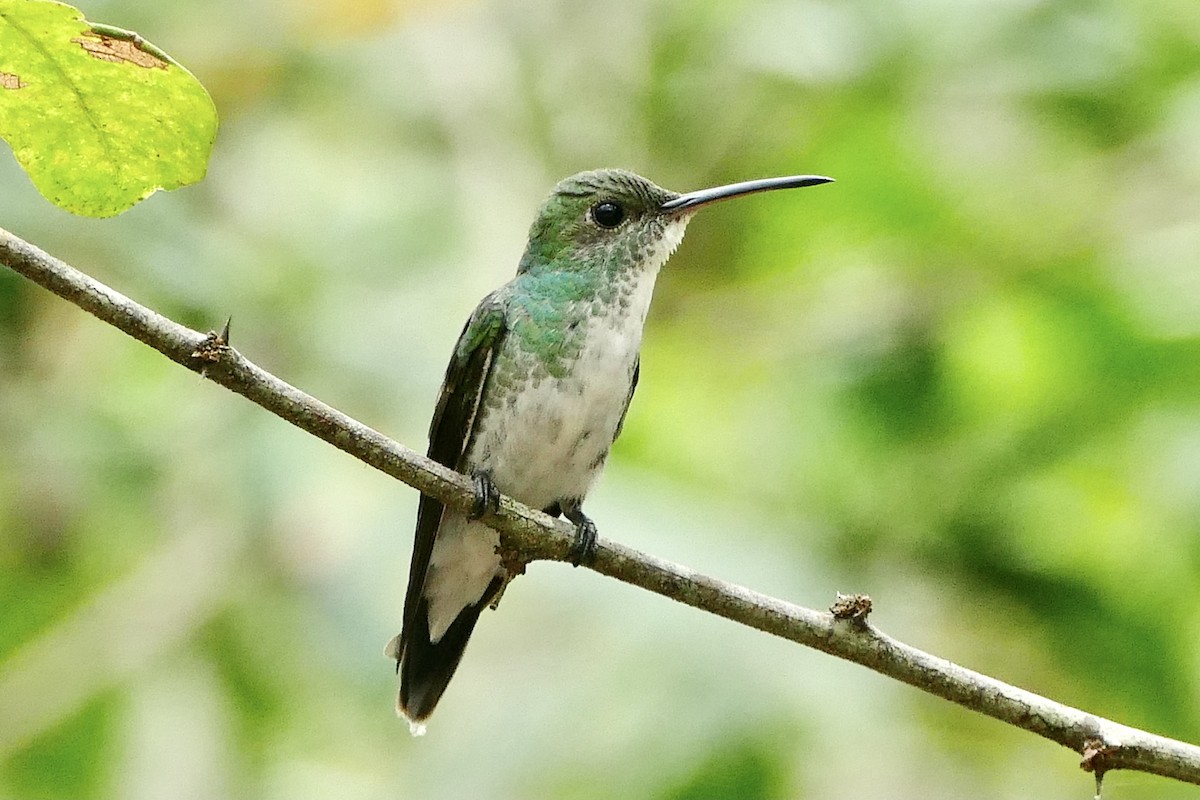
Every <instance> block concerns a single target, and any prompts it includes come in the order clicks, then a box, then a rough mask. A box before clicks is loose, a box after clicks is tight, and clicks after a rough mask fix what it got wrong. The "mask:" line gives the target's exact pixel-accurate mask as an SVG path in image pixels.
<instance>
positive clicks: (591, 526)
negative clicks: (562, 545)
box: [560, 498, 596, 567]
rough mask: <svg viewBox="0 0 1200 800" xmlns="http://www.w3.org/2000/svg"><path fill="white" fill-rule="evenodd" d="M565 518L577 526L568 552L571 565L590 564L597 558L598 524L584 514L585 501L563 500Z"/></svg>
mask: <svg viewBox="0 0 1200 800" xmlns="http://www.w3.org/2000/svg"><path fill="white" fill-rule="evenodd" d="M560 505H561V507H562V513H563V516H564V517H566V518H567V519H569V520H570V521H571V522H572V523H574V524H575V541H573V542H571V549H570V550H568V551H567V558H568V559H570V561H571V564H572V565H574V566H576V567H578V566H579V565H580V564H590V563H592V561H593V560H594V559H595V558H596V523H594V522H592V521H591V520H590V519H588V517H587V515H586V514H584V513H583V501H581V500H578V499H576V498H571V499H567V500H563V501H562V503H561V504H560Z"/></svg>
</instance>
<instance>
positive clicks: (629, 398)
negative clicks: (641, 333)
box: [613, 356, 642, 442]
mask: <svg viewBox="0 0 1200 800" xmlns="http://www.w3.org/2000/svg"><path fill="white" fill-rule="evenodd" d="M641 371H642V357H641V356H638V358H637V361H634V362H633V380H631V381H630V382H629V394H628V395H626V396H625V407H624V408H623V409H621V418H620V419H619V420H617V430H616V432H615V433H613V441H614V442H615V441H616V440H617V437H618V436H620V435H621V428H624V427H625V415H626V414H628V413H629V404H630V403H632V402H633V393H634V392H636V391H637V382H638V373H640V372H641Z"/></svg>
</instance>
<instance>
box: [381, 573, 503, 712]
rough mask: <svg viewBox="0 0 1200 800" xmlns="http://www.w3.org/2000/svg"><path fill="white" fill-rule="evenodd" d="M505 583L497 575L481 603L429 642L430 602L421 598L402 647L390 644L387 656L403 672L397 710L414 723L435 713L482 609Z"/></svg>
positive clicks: (464, 613)
mask: <svg viewBox="0 0 1200 800" xmlns="http://www.w3.org/2000/svg"><path fill="white" fill-rule="evenodd" d="M503 585H504V582H503V580H502V579H501V578H499V577H496V578H494V579H493V580H492V582H491V584H490V585H489V586H488V588H487V591H486V592H484V593H483V597H481V598H480V599H479V602H478V603H476V604H474V605H471V606H467V607H466V608H464V609H463V610H462V611H461V612H459V615H458V617H457V618H456V619H455V620H454V622H453V623H451V625H450V627H449V628H448V629H447V630H446V633H445V634H443V635H442V638H441V639H439V640H438V641H437V642H431V641H429V601H428V600H426V599H425V598H421V600H420V601H419V602H418V603H417V607H416V609H415V610H414V613H413V615H412V618H411V619H409V620H406V623H405V630H404V632H403V633H402V634H401V636H400V642H403V649H400V646H399V643H397V644H396V645H395V646H393V645H390V644H389V646H388V655H390V656H392V657H393V658H396V660H397V666H396V669H397V671H398V672H399V673H400V698H399V701H398V703H397V706H396V709H397V710H398V711H400V712H401V713H402V714H404V716H406V717H408V719H409V720H410V721H412V722H413V723H414V724H415V725H416V724H419V723H421V722H422V721H423V720H425V719H426V718H427V717H428V716H429V715H430V714H432V713H433V709H434V707H435V706H436V705H437V703H438V700H440V699H441V697H442V692H444V691H446V686H447V684H449V683H450V679H451V678H452V677H454V670H456V669H457V668H458V662H459V661H460V660H461V659H462V655H463V651H464V650H465V649H466V647H467V640H468V639H470V638H471V631H473V630H474V629H475V623H476V622H477V621H478V620H479V614H480V612H481V611H483V609H484V608H485V607H486V606H487V605H488V604H489V603H490V602H492V598H493V597H495V595H496V592H498V591H499V590H500V588H501V587H502V586H503ZM414 730H415V728H414Z"/></svg>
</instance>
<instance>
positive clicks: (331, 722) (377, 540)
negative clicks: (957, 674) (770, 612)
mask: <svg viewBox="0 0 1200 800" xmlns="http://www.w3.org/2000/svg"><path fill="white" fill-rule="evenodd" d="M83 10H84V11H85V12H86V13H87V14H88V15H89V17H91V18H95V19H105V20H109V21H112V22H113V23H114V24H119V25H122V26H123V27H128V28H131V29H134V30H137V31H139V32H140V33H141V34H143V35H144V36H147V37H148V38H150V39H151V40H153V41H155V42H156V43H159V44H160V45H161V46H163V47H164V48H166V49H168V50H169V51H170V52H171V53H172V55H174V56H175V57H177V58H178V59H179V60H180V61H181V62H182V63H184V64H185V65H187V66H188V67H189V69H191V70H192V71H193V72H194V73H195V74H196V75H197V76H198V77H199V78H200V80H201V81H202V82H203V83H204V84H205V85H206V86H207V87H208V89H209V90H210V92H211V93H212V95H213V97H214V99H215V101H216V103H217V106H218V108H219V109H220V111H221V114H222V133H221V136H220V137H219V138H218V142H217V147H216V151H215V155H214V160H213V162H212V164H211V168H210V175H209V178H208V179H207V180H206V181H205V182H203V183H202V184H200V185H199V186H197V187H194V188H191V189H187V190H183V191H181V192H176V193H173V194H171V195H169V196H158V197H155V198H153V199H152V200H151V201H150V202H147V203H144V204H142V205H141V206H139V207H138V208H136V209H134V210H132V211H131V212H129V213H127V214H125V215H123V216H122V217H120V218H118V219H116V220H112V221H106V222H95V221H89V220H81V219H76V218H71V217H69V216H68V215H67V214H65V213H64V212H60V211H57V210H55V209H53V208H52V207H50V206H49V205H48V204H47V203H46V202H45V201H43V200H42V199H41V198H40V197H39V196H38V195H37V194H36V192H35V191H34V190H33V188H32V187H31V186H30V185H29V184H28V181H27V179H25V178H24V176H23V175H22V174H21V173H20V172H19V170H18V168H17V167H16V166H15V164H13V163H11V159H0V210H2V211H3V214H2V217H3V221H2V224H3V225H4V226H5V227H6V228H9V229H11V230H13V231H15V232H16V233H18V234H20V235H22V236H24V237H26V238H28V239H30V240H31V241H34V242H36V243H37V244H39V245H40V246H42V247H43V248H45V249H48V250H49V251H51V252H53V253H54V254H56V255H58V256H60V257H63V258H65V259H66V260H68V261H70V262H71V263H74V264H75V265H77V266H79V267H81V268H83V269H85V270H86V271H88V272H90V273H91V274H93V275H95V276H96V277H97V278H99V279H100V280H103V281H105V282H107V283H109V284H111V285H113V286H115V287H116V288H117V289H119V290H121V291H123V292H125V293H127V294H129V295H131V296H133V297H135V298H137V299H138V300H140V301H142V302H144V303H147V304H148V305H150V306H152V307H154V308H156V309H157V310H159V311H161V312H163V313H165V314H167V315H169V316H172V317H174V318H177V319H179V320H180V321H183V322H185V323H187V324H190V325H193V326H196V327H200V328H215V327H219V326H220V324H221V323H222V322H223V321H224V319H225V317H226V316H227V315H229V314H232V315H233V318H234V319H233V338H234V344H235V346H237V347H238V348H239V349H241V350H242V351H243V352H244V353H246V354H247V355H248V356H249V357H251V358H252V359H254V360H255V361H257V362H258V363H260V364H262V365H263V366H264V367H266V368H267V369H270V370H271V371H273V372H275V373H277V374H279V375H281V376H282V377H284V378H285V379H287V380H289V381H292V382H294V383H296V384H298V385H300V386H302V387H303V388H305V389H306V390H308V391H310V392H313V393H314V394H316V395H317V396H319V397H321V398H322V399H325V400H327V401H328V402H331V403H333V404H335V405H337V406H338V407H340V408H342V409H343V410H345V411H346V412H348V413H350V414H353V415H354V416H356V417H358V418H359V419H362V420H364V421H366V422H368V423H369V424H372V425H375V426H377V427H379V428H381V429H382V430H385V431H387V432H388V433H390V434H392V435H393V436H395V437H396V438H398V439H400V440H401V441H404V442H406V443H407V444H409V445H411V446H414V447H418V448H419V447H421V446H423V444H424V432H425V427H426V425H427V423H428V416H429V413H430V411H431V409H432V406H433V402H434V398H435V396H436V391H437V387H438V384H439V382H440V379H441V375H442V370H443V368H444V364H445V359H446V357H447V354H448V352H449V348H450V346H451V344H452V343H453V341H454V338H455V336H456V334H457V332H458V330H459V329H460V327H461V324H462V321H463V319H465V317H466V315H467V314H468V313H469V312H470V310H471V308H473V306H474V304H475V303H476V302H477V301H478V299H479V298H480V297H481V296H483V294H485V293H486V292H487V291H489V290H490V289H492V288H494V287H495V286H496V285H498V284H499V283H501V282H503V281H504V280H507V279H508V277H509V276H510V275H511V274H512V272H513V270H514V269H515V265H516V263H517V259H518V258H519V255H520V252H521V248H522V246H523V240H524V235H525V231H526V229H527V226H528V224H529V222H530V219H531V217H532V214H533V211H534V209H535V208H536V206H537V204H538V202H539V201H540V200H541V198H542V197H543V196H544V194H545V192H546V191H547V190H548V189H549V188H550V187H551V186H552V185H553V184H554V182H555V181H556V180H557V179H558V178H560V177H562V176H564V175H567V174H569V173H571V172H574V171H577V170H580V169H585V168H592V167H598V166H624V167H628V168H631V169H634V170H636V171H638V172H640V173H642V174H645V175H647V176H649V177H651V178H652V179H654V180H656V181H658V182H659V183H661V184H663V185H666V186H669V187H672V188H675V189H678V190H688V189H693V188H699V187H702V186H706V185H712V184H717V183H722V182H727V181H733V180H740V179H746V178H752V177H759V176H766V175H776V174H788V173H796V172H816V173H823V174H829V175H833V176H834V177H836V178H837V179H838V183H836V184H834V185H832V186H829V187H822V188H820V189H813V190H810V191H806V192H794V193H779V194H773V195H765V196H761V197H756V198H750V199H746V200H743V201H739V202H737V203H729V204H725V205H723V206H721V207H719V208H713V209H712V210H708V211H705V212H704V213H703V214H702V215H699V216H698V217H697V218H696V220H695V221H694V222H693V223H692V225H691V226H690V230H689V233H688V238H687V240H686V241H685V242H684V244H683V246H682V247H681V249H680V252H679V253H678V254H677V255H676V256H675V258H674V259H673V260H672V262H671V264H670V265H669V267H668V268H667V269H666V270H664V272H663V274H662V277H661V279H660V285H659V289H658V292H657V296H656V301H655V307H654V308H653V310H652V311H651V318H650V322H649V326H648V330H647V337H646V342H645V347H644V351H643V359H642V366H643V370H642V382H641V386H640V387H639V391H638V396H637V398H636V400H635V402H634V404H633V407H632V409H631V412H630V415H629V417H628V420H627V422H626V427H625V434H624V436H623V437H622V440H621V441H620V442H619V443H618V445H617V447H616V451H615V455H614V458H613V460H612V463H611V464H610V467H609V470H608V473H607V474H606V476H605V478H604V479H603V481H602V482H601V484H600V486H599V487H598V489H597V491H596V493H595V495H594V497H592V498H590V499H589V511H590V512H591V513H592V515H593V517H594V518H595V519H596V520H597V522H598V524H599V526H600V528H601V532H602V534H604V535H607V536H611V537H614V538H617V539H620V540H622V541H624V542H628V543H629V544H631V545H634V546H638V547H641V548H644V549H646V550H649V551H651V552H654V553H656V554H660V555H662V556H665V557H668V558H672V559H674V560H677V561H681V562H684V563H687V564H689V565H691V566H694V567H695V568H697V569H701V570H704V571H707V572H711V573H714V574H717V575H720V576H722V577H725V578H728V579H732V580H736V581H739V582H741V583H745V584H749V585H752V586H754V587H755V588H758V589H760V590H763V591H766V592H769V593H772V594H776V595H779V596H782V597H786V598H788V599H792V600H795V601H797V602H802V603H804V604H806V605H812V606H821V605H824V604H826V603H828V602H829V601H830V600H831V599H832V597H833V594H834V591H835V590H838V589H840V590H843V591H851V590H853V591H865V592H868V593H870V594H871V595H872V596H873V597H874V599H875V605H876V612H875V614H874V617H873V619H874V620H875V621H876V622H877V623H878V624H879V625H880V626H881V627H883V628H884V629H885V630H887V631H888V632H889V633H892V634H893V635H896V636H899V637H901V638H903V639H905V640H907V641H910V642H912V643H913V644H915V645H917V646H920V647H923V648H925V649H928V650H931V651H934V652H936V653H938V654H940V655H943V656H945V657H947V658H951V659H953V660H955V661H958V662H960V663H964V664H966V665H968V666H970V667H973V668H975V669H978V670H981V671H983V672H986V673H989V674H992V675H995V676H996V677H998V678H1001V679H1004V680H1008V681H1011V682H1015V683H1018V684H1019V685H1022V686H1024V687H1026V688H1028V689H1031V690H1034V691H1038V692H1040V693H1043V694H1047V695H1050V696H1052V697H1055V698H1056V699H1060V700H1063V701H1065V702H1069V703H1072V704H1075V705H1079V706H1081V707H1084V708H1086V709H1088V710H1090V711H1093V712H1095V713H1098V714H1103V715H1106V716H1111V717H1115V718H1117V719H1119V720H1121V721H1123V722H1126V723H1129V724H1132V725H1136V726H1141V727H1146V728H1149V729H1151V730H1154V731H1157V732H1161V733H1164V734H1167V735H1170V736H1173V737H1177V738H1182V739H1187V740H1192V741H1195V740H1197V739H1198V738H1200V711H1198V706H1197V704H1196V702H1195V698H1196V696H1197V692H1198V690H1200V647H1198V646H1197V643H1196V641H1197V637H1196V631H1197V630H1200V590H1198V589H1197V587H1198V586H1200V580H1197V579H1198V577H1200V366H1198V365H1200V324H1198V322H1197V321H1198V320H1200V271H1198V270H1197V257H1196V254H1197V253H1198V252H1200V222H1198V221H1197V211H1196V210H1197V209H1198V208H1200V166H1198V165H1200V59H1197V58H1196V53H1197V52H1198V48H1200V13H1198V11H1197V8H1196V6H1195V3H1194V2H1192V0H1157V1H1156V2H1151V3H1134V2H1129V1H1128V0H1123V1H1119V0H1108V1H1107V2H1094V3H1076V2H1040V3H1038V2H1033V3H1010V2H1000V3H994V2H989V3H984V2H955V3H949V2H939V0H924V1H923V2H914V3H904V4H897V3H885V2H878V1H872V0H861V2H850V3H832V2H819V1H818V0H802V1H801V2H793V1H791V0H789V1H787V2H785V1H784V0H729V1H728V2H719V3H709V4H694V3H687V2H683V0H661V1H660V2H654V3H650V4H640V3H633V2H616V3H606V4H587V3H580V2H563V3H550V4H547V3H535V2H532V0H518V1H517V2H509V3H499V2H495V3H476V2H460V3H448V4H421V3H415V2H412V3H403V2H399V0H374V1H373V2H349V0H309V1H308V2H304V3H300V2H291V3H289V2H279V3H265V2H250V3H244V2H237V3H235V2H233V0H214V1H213V2H208V3H197V2H183V1H182V0H180V1H179V2H175V3H171V4H145V3H134V2H130V0H111V2H100V1H99V0H97V1H96V2H93V3H91V4H90V5H85V6H84V7H83ZM0 446H2V447H3V450H4V453H5V457H4V458H3V459H2V460H0V603H2V607H3V608H4V613H3V614H2V615H0V798H7V797H12V798H22V799H24V798H34V799H36V798H60V797H61V798H66V797H71V798H109V797H121V798H140V797H146V798H150V797H153V798H158V797H196V798H201V797H213V798H217V797H256V798H258V797H261V798H273V797H288V798H304V797H329V796H333V797H339V798H376V797H397V796H400V797H444V798H461V797H489V798H518V797H547V796H552V797H571V798H591V797H613V796H621V797H647V798H699V797H747V798H754V797H764V798H774V797H829V796H839V797H865V796H888V797H914V798H915V797H920V798H930V797H961V796H966V795H970V796H985V797H1012V798H1016V797H1026V796H1030V795H1034V796H1086V795H1085V793H1087V792H1089V791H1090V780H1091V779H1090V777H1089V776H1087V775H1085V774H1084V773H1082V772H1080V771H1079V770H1078V768H1077V767H1076V765H1075V759H1074V757H1073V756H1072V755H1071V754H1070V753H1066V752H1064V751H1061V750H1060V749H1059V748H1057V747H1056V746H1054V745H1051V744H1049V743H1046V742H1043V741H1040V740H1038V739H1036V738H1034V737H1031V736H1029V735H1027V734H1024V733H1021V732H1018V731H1013V730H1010V729H1008V728H1006V727H1005V726H1003V725H1000V724H999V723H995V722H992V721H990V720H985V719H982V718H976V717H975V716H973V715H971V714H969V713H968V712H965V711H962V710H961V709H958V708H956V707H951V706H948V705H947V704H945V703H943V702H941V701H938V700H934V699H932V698H927V697H924V696H923V695H920V694H919V693H917V692H915V691H913V690H910V689H907V688H905V687H902V686H898V685H893V684H892V683H891V682H890V681H886V680H882V679H879V678H876V677H875V676H872V675H870V674H869V673H866V672H864V671H863V670H861V669H859V668H857V667H852V666H850V665H847V664H843V663H841V662H837V661H835V660H833V659H829V658H827V657H824V656H821V655H820V654H816V653H810V652H807V651H804V650H802V649H800V648H797V647H794V646H792V645H789V644H787V643H786V642H779V641H775V640H772V639H770V638H769V637H766V636H764V635H761V634H757V633H755V632H753V631H746V630H741V629H739V628H737V627H736V626H732V625H730V624H728V623H725V622H722V621H720V620H715V619H708V618H707V617H705V616H704V615H701V614H697V613H695V612H692V611H690V610H688V609H685V608H682V607H675V606H673V605H671V604H668V603H666V602H664V601H661V600H660V599H658V598H655V597H651V596H649V595H644V594H643V593H640V592H637V591H635V590H633V589H630V588H629V587H625V586H622V585H619V584H616V583H614V582H611V581H606V580H602V579H599V578H597V577H596V576H594V575H590V574H589V573H586V572H579V571H572V570H570V569H568V568H566V567H563V566H561V565H534V566H533V567H532V568H531V569H530V572H529V575H528V576H527V577H525V578H523V579H522V580H521V581H519V582H517V584H515V585H514V586H513V587H512V589H511V590H510V591H509V592H508V593H507V594H506V596H505V598H504V603H503V605H502V607H501V608H500V610H499V611H498V612H497V613H494V614H491V613H489V614H487V615H486V616H485V618H484V620H483V622H482V624H481V625H480V627H479V630H478V633H477V634H476V637H475V639H474V641H473V642H472V645H471V647H470V649H469V650H468V654H467V656H466V658H465V660H464V663H463V666H462V668H461V670H460V672H459V675H458V676H457V677H456V680H455V683H454V685H453V686H452V687H451V690H450V692H449V693H448V695H447V696H446V698H445V700H444V701H443V704H442V706H441V707H440V708H439V709H438V712H437V715H436V716H435V717H434V718H433V720H432V723H431V725H430V732H429V735H428V736H426V737H425V738H424V739H421V740H412V739H410V738H409V736H408V733H407V730H406V729H405V726H404V725H402V724H401V723H400V722H398V721H397V720H396V719H394V717H393V716H392V712H391V709H390V704H391V697H392V693H393V690H394V686H393V681H394V676H392V675H391V673H390V668H389V664H388V662H387V661H386V660H385V659H383V658H382V656H380V655H379V651H380V650H381V648H382V646H383V643H384V642H385V641H386V640H387V638H388V637H389V636H391V635H392V634H393V633H395V631H396V629H397V626H398V621H399V612H400V607H401V603H402V594H403V588H404V583H405V579H406V572H405V570H406V566H407V559H408V550H409V547H410V544H411V533H410V531H411V528H412V520H413V514H414V510H415V502H416V498H415V496H414V493H413V492H412V491H411V490H408V489H406V488H405V487H402V486H399V485H397V484H395V483H394V482H392V481H390V480H388V479H385V478H384V477H382V476H380V475H376V474H373V473H372V472H371V471H369V470H368V469H366V468H365V467H362V466H361V465H359V464H357V463H355V462H353V461H352V460H351V459H349V458H347V457H345V456H343V455H341V454H340V453H338V452H336V451H333V450H332V449H331V448H328V447H326V446H324V445H323V444H321V443H320V442H317V441H315V440H312V439H311V438H310V437H307V436H305V435H304V434H302V433H300V432H298V431H295V430H292V429H290V428H289V427H288V426H287V425H285V424H283V423H282V422H280V421H279V420H276V419H274V418H272V417H270V416H268V415H266V414H265V413H263V412H261V411H260V410H259V409H257V408H256V407H254V406H252V405H250V404H248V403H245V402H244V401H242V400H241V399H240V398H236V397H233V396H231V395H228V394H227V393H225V392H223V391H222V390H219V389H218V388H216V387H212V386H209V385H206V384H204V383H202V382H198V381H197V380H196V379H195V377H194V376H193V375H190V374H188V373H187V372H186V371H184V370H180V369H178V368H177V367H175V366H173V365H171V364H169V363H167V362H166V361H165V360H164V359H162V358H161V357H160V356H158V355H157V354H155V353H153V352H151V351H149V350H148V349H147V348H145V347H143V346H141V345H139V344H137V343H135V342H132V341H130V340H128V339H126V338H124V337H123V336H122V335H120V334H118V333H116V332H115V331H112V330H111V329H107V328H106V326H104V325H102V324H100V323H98V322H96V321H94V320H92V319H90V318H88V317H86V316H85V315H83V314H82V313H80V312H78V311H77V310H76V309H74V308H72V307H70V306H67V305H66V304H65V303H62V302H61V301H59V300H57V299H55V298H53V297H51V296H49V295H48V294H46V293H44V292H42V291H41V290H39V289H37V288H36V287H31V286H28V285H25V284H24V283H23V282H22V281H21V280H19V279H17V278H16V277H14V276H12V275H10V274H7V273H3V272H0ZM864 767H866V768H864ZM1187 792H1188V789H1187V788H1186V787H1180V786H1175V785H1173V784H1171V783H1170V782H1167V781H1163V780H1159V779H1154V778H1151V777H1148V776H1138V775H1123V774H1113V775H1110V776H1109V778H1108V779H1107V780H1106V796H1108V793H1111V796H1114V797H1122V798H1143V797H1144V798H1150V797H1154V798H1163V797H1183V796H1187V795H1186V794H1185V793H1187Z"/></svg>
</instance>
